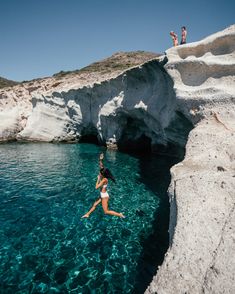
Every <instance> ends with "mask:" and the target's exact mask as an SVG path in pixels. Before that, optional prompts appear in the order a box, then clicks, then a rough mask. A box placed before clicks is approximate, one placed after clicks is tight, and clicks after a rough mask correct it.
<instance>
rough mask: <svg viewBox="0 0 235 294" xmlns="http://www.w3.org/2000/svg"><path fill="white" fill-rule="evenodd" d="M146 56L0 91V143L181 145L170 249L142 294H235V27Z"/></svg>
mask: <svg viewBox="0 0 235 294" xmlns="http://www.w3.org/2000/svg"><path fill="white" fill-rule="evenodd" d="M149 59H151V60H149ZM148 60H149V61H146V60H142V62H139V63H141V64H140V65H137V64H132V65H133V66H131V67H130V66H129V68H128V69H127V68H126V67H125V68H123V67H121V68H117V69H116V70H113V67H112V70H111V71H109V70H108V71H107V70H106V69H107V68H106V66H104V68H105V70H104V71H103V72H102V74H100V72H96V71H95V70H94V71H91V72H90V71H89V70H88V71H85V72H82V73H79V77H78V76H77V75H74V74H72V75H70V74H69V75H64V74H63V73H61V74H60V75H58V76H54V77H51V78H47V79H41V80H35V81H31V82H28V83H25V84H23V85H17V86H15V87H13V88H8V89H3V90H1V91H0V98H1V99H0V109H1V111H0V121H1V125H0V140H2V141H3V140H12V139H17V140H26V141H32V140H33V141H49V142H53V141H67V142H76V141H79V140H80V139H81V138H82V137H83V136H86V135H91V136H96V137H97V138H98V140H99V142H100V143H103V144H106V145H107V146H108V147H112V148H124V147H125V146H131V148H132V147H133V148H134V147H135V146H136V145H138V144H137V143H138V142H145V143H146V144H147V145H149V147H150V149H151V150H152V151H154V150H156V148H159V146H160V145H161V146H167V145H169V144H173V145H178V146H184V145H185V144H186V142H187V145H186V155H185V159H184V160H183V161H182V162H181V163H180V164H178V165H176V166H174V167H173V168H172V170H171V173H172V181H171V185H170V188H169V196H170V204H171V215H170V228H169V233H170V241H171V242H170V247H169V250H168V252H167V253H166V256H165V259H164V262H163V264H162V266H161V267H160V269H159V270H158V273H157V275H156V276H155V277H154V278H153V281H152V283H151V284H150V286H149V287H148V289H147V290H146V293H158V294H161V293H162V294H168V293H169V294H171V293H177V294H178V293H190V294H191V293H235V288H234V287H235V286H234V285H235V281H234V272H235V262H234V260H235V259H234V258H233V256H234V252H235V229H234V228H235V223H234V221H235V220H234V203H235V201H234V197H235V195H234V191H235V184H234V182H235V170H234V168H235V166H234V159H235V150H234V148H235V134H234V131H235V125H234V122H235V111H234V108H235V106H234V105H235V104H234V99H235V26H234V25H233V26H231V27H229V28H227V29H226V30H224V31H222V32H219V33H216V34H214V35H212V36H209V37H208V38H206V39H204V40H202V41H200V42H196V43H192V44H186V45H182V46H178V47H176V48H171V49H169V50H168V51H167V52H166V55H165V56H162V57H160V58H156V57H155V56H151V58H150V56H149V57H148ZM99 66H101V65H99ZM99 66H98V67H99ZM96 67H97V64H96V65H94V67H93V69H94V68H96ZM101 67H102V66H101ZM102 68H103V67H102ZM114 68H115V67H114ZM192 126H194V129H193V130H192V131H191V132H190V135H189V137H188V138H187V135H188V132H189V130H190V129H191V128H192ZM187 139H188V141H187ZM146 144H144V145H146Z"/></svg>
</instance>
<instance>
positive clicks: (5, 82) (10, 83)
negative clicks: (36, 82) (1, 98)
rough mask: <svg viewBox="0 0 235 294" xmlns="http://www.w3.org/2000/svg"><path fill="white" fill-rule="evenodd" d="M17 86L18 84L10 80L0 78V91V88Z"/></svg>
mask: <svg viewBox="0 0 235 294" xmlns="http://www.w3.org/2000/svg"><path fill="white" fill-rule="evenodd" d="M17 84H18V82H15V81H11V80H8V79H5V78H3V77H0V89H1V88H6V87H12V86H15V85H17Z"/></svg>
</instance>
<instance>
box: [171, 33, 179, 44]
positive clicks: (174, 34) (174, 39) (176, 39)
mask: <svg viewBox="0 0 235 294" xmlns="http://www.w3.org/2000/svg"><path fill="white" fill-rule="evenodd" d="M170 35H171V38H172V41H173V46H174V47H175V46H178V36H177V35H176V33H175V32H173V31H171V32H170Z"/></svg>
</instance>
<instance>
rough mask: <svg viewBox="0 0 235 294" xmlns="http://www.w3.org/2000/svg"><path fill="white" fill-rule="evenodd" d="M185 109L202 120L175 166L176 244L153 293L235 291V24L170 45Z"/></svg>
mask: <svg viewBox="0 0 235 294" xmlns="http://www.w3.org/2000/svg"><path fill="white" fill-rule="evenodd" d="M166 54H167V58H168V63H167V64H166V66H165V68H166V70H167V72H168V73H169V75H170V76H171V77H172V79H173V81H174V89H175V93H176V100H177V108H178V109H180V110H181V111H182V112H183V113H184V114H185V116H186V117H188V118H189V119H190V120H191V121H192V122H193V124H194V129H193V130H192V131H191V132H190V134H189V138H188V141H187V145H186V155H185V159H184V160H183V161H182V162H181V163H179V164H177V165H176V166H174V167H173V168H172V169H171V175H172V180H171V185H170V188H169V197H170V205H171V208H170V228H169V233H170V240H171V242H170V247H169V249H168V252H167V253H166V255H165V259H164V262H163V264H162V266H161V267H160V268H159V270H158V272H157V275H156V276H155V277H154V278H153V281H152V283H151V285H150V286H149V287H148V289H147V290H146V293H158V294H161V293H162V294H168V293H169V294H171V293H182V294H183V293H190V294H191V293H231V294H232V293H235V275H234V273H235V259H234V258H233V256H234V253H235V210H234V209H235V194H234V191H235V161H234V159H235V111H234V110H235V104H234V102H235V101H234V100H235V26H234V25H233V26H231V27H229V28H227V29H226V30H224V31H222V32H219V33H217V34H214V35H212V36H210V37H208V38H206V39H204V40H202V41H200V42H196V43H192V44H188V45H183V46H179V47H177V48H172V49H169V50H168V51H167V52H166Z"/></svg>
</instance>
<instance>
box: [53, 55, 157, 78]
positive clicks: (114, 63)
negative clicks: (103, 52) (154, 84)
mask: <svg viewBox="0 0 235 294" xmlns="http://www.w3.org/2000/svg"><path fill="white" fill-rule="evenodd" d="M158 56H160V54H156V53H152V52H145V51H135V52H118V53H115V54H114V55H112V56H111V57H108V58H106V59H103V60H101V61H98V62H94V63H92V64H90V65H88V66H86V67H83V68H81V69H79V70H74V71H60V72H59V73H56V74H54V75H53V76H54V77H56V78H61V77H63V76H65V75H68V74H80V73H90V72H99V73H111V72H114V71H118V70H119V71H123V70H126V69H127V68H129V67H132V66H136V65H138V64H141V63H144V62H146V61H148V60H150V59H153V58H156V57H158Z"/></svg>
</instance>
